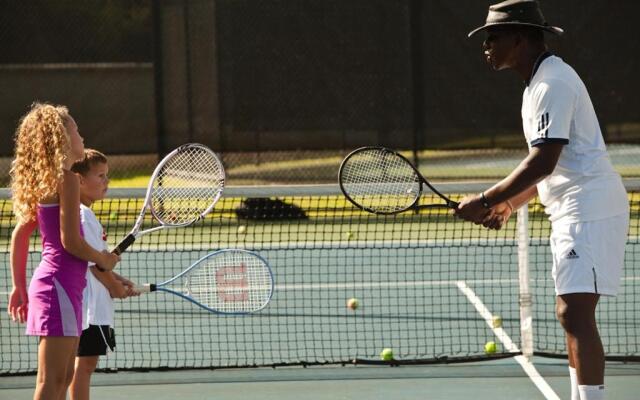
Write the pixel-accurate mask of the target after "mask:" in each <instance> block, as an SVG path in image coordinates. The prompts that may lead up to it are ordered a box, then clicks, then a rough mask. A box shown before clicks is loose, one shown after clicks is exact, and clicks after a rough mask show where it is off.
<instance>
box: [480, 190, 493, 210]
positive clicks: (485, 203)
mask: <svg viewBox="0 0 640 400" xmlns="http://www.w3.org/2000/svg"><path fill="white" fill-rule="evenodd" d="M480 201H482V206H483V207H484V208H491V205H490V204H489V201H488V200H487V198H486V197H485V196H484V192H480Z"/></svg>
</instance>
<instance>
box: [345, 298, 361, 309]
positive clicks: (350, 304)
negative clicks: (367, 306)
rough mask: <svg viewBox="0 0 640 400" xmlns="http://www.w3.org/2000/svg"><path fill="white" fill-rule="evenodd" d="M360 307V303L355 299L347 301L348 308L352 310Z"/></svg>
mask: <svg viewBox="0 0 640 400" xmlns="http://www.w3.org/2000/svg"><path fill="white" fill-rule="evenodd" d="M358 306H360V302H359V301H358V299H356V298H355V297H353V298H350V299H349V301H347V308H349V309H351V310H357V309H358Z"/></svg>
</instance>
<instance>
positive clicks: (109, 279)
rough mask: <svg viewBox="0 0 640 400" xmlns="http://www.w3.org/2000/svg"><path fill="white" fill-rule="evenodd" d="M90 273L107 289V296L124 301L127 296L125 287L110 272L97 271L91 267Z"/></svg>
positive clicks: (93, 266)
mask: <svg viewBox="0 0 640 400" xmlns="http://www.w3.org/2000/svg"><path fill="white" fill-rule="evenodd" d="M90 269H91V273H92V274H93V276H95V277H96V279H98V280H99V281H100V283H102V284H103V285H104V287H106V288H107V290H108V291H109V294H110V295H111V297H113V298H114V299H124V298H126V297H127V296H128V292H127V288H126V286H125V285H124V284H123V283H122V282H121V281H120V280H119V279H117V278H116V275H115V274H114V273H113V272H111V271H104V272H103V271H99V270H98V269H97V268H96V267H95V265H92V266H91V268H90Z"/></svg>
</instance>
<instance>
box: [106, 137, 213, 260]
mask: <svg viewBox="0 0 640 400" xmlns="http://www.w3.org/2000/svg"><path fill="white" fill-rule="evenodd" d="M224 182H225V174H224V168H223V166H222V163H221V162H220V160H219V159H218V157H216V155H215V154H214V153H213V151H211V149H209V148H208V147H206V146H203V145H201V144H197V143H190V144H185V145H182V146H180V147H178V148H177V149H175V150H173V151H172V152H171V153H169V154H167V155H166V156H165V157H164V158H163V159H162V161H160V163H159V164H158V166H157V167H156V169H155V170H154V171H153V174H152V175H151V180H150V181H149V186H148V187H147V195H146V196H145V200H144V205H143V206H142V210H141V211H140V215H139V216H138V218H137V220H136V222H135V225H134V226H133V229H132V230H131V232H129V234H128V235H127V236H126V237H125V238H124V239H123V240H122V241H121V242H120V243H119V244H118V246H116V248H115V249H114V250H113V253H115V254H122V253H123V252H124V251H125V250H126V249H127V248H128V247H129V246H131V245H132V244H133V242H135V241H136V239H137V238H139V237H140V236H143V235H146V234H148V233H151V232H155V231H157V230H160V229H167V228H179V227H184V226H188V225H191V224H193V223H194V222H196V221H198V220H200V219H202V218H204V216H205V215H207V214H208V213H209V212H210V211H211V210H212V209H213V207H214V205H215V204H216V202H217V201H218V200H219V199H220V196H221V195H222V191H223V189H224ZM147 210H149V211H150V212H151V215H152V216H153V218H154V219H155V220H156V221H157V222H158V223H159V225H157V226H154V227H151V228H148V229H145V230H140V228H142V224H143V222H144V217H145V214H146V212H147Z"/></svg>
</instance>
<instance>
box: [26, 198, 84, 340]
mask: <svg viewBox="0 0 640 400" xmlns="http://www.w3.org/2000/svg"><path fill="white" fill-rule="evenodd" d="M38 226H39V228H40V236H41V237H42V261H40V265H38V268H36V270H35V271H34V273H33V277H32V278H31V283H30V284H29V309H28V313H27V335H33V336H80V335H81V334H82V291H83V290H84V287H85V286H86V284H87V281H86V273H87V264H88V263H87V261H84V260H81V259H79V258H78V257H76V256H74V255H72V254H70V253H69V252H67V251H66V250H65V249H64V247H63V246H62V240H61V237H60V205H59V204H40V205H38ZM80 234H81V235H82V234H83V233H82V226H81V227H80Z"/></svg>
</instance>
